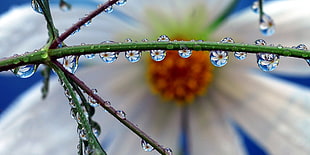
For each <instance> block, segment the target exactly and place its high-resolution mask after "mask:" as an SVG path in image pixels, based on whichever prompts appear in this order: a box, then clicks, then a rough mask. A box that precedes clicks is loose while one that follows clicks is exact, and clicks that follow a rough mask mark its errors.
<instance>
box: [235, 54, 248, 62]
mask: <svg viewBox="0 0 310 155" xmlns="http://www.w3.org/2000/svg"><path fill="white" fill-rule="evenodd" d="M234 56H235V58H237V59H238V60H244V59H245V58H246V56H247V53H246V52H234Z"/></svg>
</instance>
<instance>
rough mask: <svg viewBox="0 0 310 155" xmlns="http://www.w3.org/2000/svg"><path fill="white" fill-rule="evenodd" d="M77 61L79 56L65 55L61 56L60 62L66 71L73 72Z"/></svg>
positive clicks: (76, 66)
mask: <svg viewBox="0 0 310 155" xmlns="http://www.w3.org/2000/svg"><path fill="white" fill-rule="evenodd" d="M78 61H79V56H75V55H70V56H65V57H64V58H63V63H62V64H63V66H64V68H66V69H67V71H69V72H70V73H72V74H74V73H75V71H76V70H77V68H78V63H79V62H78Z"/></svg>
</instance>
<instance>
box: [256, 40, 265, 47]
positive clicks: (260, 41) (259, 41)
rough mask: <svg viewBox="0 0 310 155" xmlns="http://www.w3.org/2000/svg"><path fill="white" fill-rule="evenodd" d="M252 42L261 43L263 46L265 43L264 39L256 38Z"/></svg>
mask: <svg viewBox="0 0 310 155" xmlns="http://www.w3.org/2000/svg"><path fill="white" fill-rule="evenodd" d="M254 43H255V45H262V46H265V45H266V44H267V43H266V41H265V40H263V39H257V40H255V42H254Z"/></svg>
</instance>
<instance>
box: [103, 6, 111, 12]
mask: <svg viewBox="0 0 310 155" xmlns="http://www.w3.org/2000/svg"><path fill="white" fill-rule="evenodd" d="M104 12H106V13H112V12H113V7H112V6H108V7H107V8H106V9H104Z"/></svg>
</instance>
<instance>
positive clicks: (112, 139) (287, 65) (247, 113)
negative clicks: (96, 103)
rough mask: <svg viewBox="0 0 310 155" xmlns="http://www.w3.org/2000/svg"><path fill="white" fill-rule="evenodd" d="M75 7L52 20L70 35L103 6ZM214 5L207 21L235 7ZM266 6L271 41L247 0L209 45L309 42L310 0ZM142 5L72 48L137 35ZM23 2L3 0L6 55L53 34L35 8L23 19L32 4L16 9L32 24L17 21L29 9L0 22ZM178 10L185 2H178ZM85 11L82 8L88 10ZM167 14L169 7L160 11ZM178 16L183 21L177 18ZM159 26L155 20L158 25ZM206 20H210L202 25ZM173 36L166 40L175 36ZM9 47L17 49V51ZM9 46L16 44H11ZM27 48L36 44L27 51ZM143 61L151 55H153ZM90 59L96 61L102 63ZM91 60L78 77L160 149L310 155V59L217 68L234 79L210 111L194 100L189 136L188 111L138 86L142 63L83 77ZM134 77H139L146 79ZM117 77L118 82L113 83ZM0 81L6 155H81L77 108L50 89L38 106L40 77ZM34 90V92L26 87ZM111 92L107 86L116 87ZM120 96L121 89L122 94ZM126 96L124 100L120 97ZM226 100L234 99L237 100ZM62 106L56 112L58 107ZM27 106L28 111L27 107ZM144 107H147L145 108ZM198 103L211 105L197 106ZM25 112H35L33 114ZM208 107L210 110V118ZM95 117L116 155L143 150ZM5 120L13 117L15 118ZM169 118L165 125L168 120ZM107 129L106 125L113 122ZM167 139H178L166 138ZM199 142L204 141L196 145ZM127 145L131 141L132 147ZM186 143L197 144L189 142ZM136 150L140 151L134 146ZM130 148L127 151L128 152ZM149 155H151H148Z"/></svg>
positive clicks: (108, 20) (105, 20)
mask: <svg viewBox="0 0 310 155" xmlns="http://www.w3.org/2000/svg"><path fill="white" fill-rule="evenodd" d="M52 2H53V4H57V2H58V1H52ZM68 2H69V3H72V4H73V9H72V10H71V11H69V12H64V13H63V12H61V11H60V10H55V14H56V15H55V16H54V19H55V24H56V27H57V26H59V29H60V32H63V31H64V30H65V29H66V28H68V27H69V26H71V25H70V24H73V23H74V22H76V21H77V20H78V19H79V18H81V17H83V16H84V14H86V13H88V11H89V10H91V9H94V8H95V7H96V4H98V3H97V2H84V1H74V3H73V1H68ZM212 2H213V4H212V5H213V6H216V7H218V8H216V9H212V10H211V11H210V12H208V13H209V14H207V15H202V16H201V17H206V18H208V20H210V19H214V18H215V17H216V16H213V15H212V14H211V13H214V14H215V15H217V14H218V13H219V12H220V11H221V10H222V9H223V8H225V7H226V6H227V4H228V3H227V1H223V2H214V1H212ZM266 2H267V3H266V7H265V12H266V13H268V14H269V15H270V16H271V17H272V18H273V19H274V20H275V23H276V26H277V29H276V34H275V35H273V36H271V37H265V36H263V35H261V34H260V33H259V30H258V15H257V14H254V13H252V12H251V11H250V10H249V7H250V5H251V4H252V3H253V1H250V0H242V1H240V3H239V4H238V6H237V7H236V9H235V10H234V12H233V13H232V14H231V16H230V17H229V19H228V20H227V21H225V22H224V23H223V26H221V27H220V28H219V30H217V31H216V32H215V33H214V34H212V37H210V39H213V41H219V40H220V39H222V38H223V37H228V36H230V37H232V38H234V39H235V41H236V42H245V43H253V42H254V41H255V40H256V39H260V38H263V39H265V40H266V41H267V43H269V42H270V43H273V44H276V45H277V44H282V45H283V46H297V45H298V44H299V43H304V44H307V43H308V42H309V39H308V36H310V31H307V28H308V27H309V26H310V22H307V20H306V19H307V17H308V16H309V13H310V12H309V11H307V8H306V7H304V6H307V5H306V4H309V2H307V1H306V0H303V1H301V0H298V1H296V2H295V4H294V3H288V2H287V1H283V2H282V1H279V2H276V4H277V5H275V4H273V5H269V6H268V2H270V1H266ZM281 2H282V3H283V5H280V4H282V3H281ZM144 3H152V2H151V1H143V4H142V3H141V5H142V6H144V5H145V4H144ZM138 4H139V3H138ZM138 4H137V0H135V1H134V0H132V1H130V0H129V1H128V6H124V7H122V8H117V9H116V10H115V11H114V12H113V13H112V14H108V15H101V16H100V17H98V18H95V19H94V20H93V22H92V25H90V26H89V27H87V28H84V29H83V28H82V30H81V32H79V33H77V34H76V35H74V36H72V37H71V38H70V39H68V41H67V42H66V43H68V44H69V45H71V44H80V43H99V42H100V40H101V41H104V40H108V39H112V40H113V39H122V40H124V39H126V38H130V37H131V36H135V34H136V33H135V32H136V30H135V26H136V25H135V24H136V23H139V22H142V23H143V22H146V21H147V20H148V19H145V18H142V19H140V18H137V17H143V15H138V13H140V12H139V11H141V10H142V9H141V8H139V6H138ZM155 4H156V5H155ZM164 4H165V3H163V5H162V6H161V5H160V4H158V3H154V6H153V7H154V8H155V7H158V8H160V9H158V12H163V13H165V12H170V13H171V12H172V13H173V9H174V6H173V5H172V6H167V5H164ZM168 4H173V3H168ZM225 4H226V5H225ZM292 4H294V5H292ZM20 5H28V7H29V9H30V0H20V1H12V2H11V1H8V2H1V6H0V9H1V10H0V11H1V14H2V15H4V16H2V17H0V18H1V19H2V21H1V20H0V23H1V24H2V25H0V45H3V46H1V47H0V53H1V56H4V55H6V54H5V53H4V52H6V50H8V51H9V52H25V51H27V50H29V51H31V50H33V49H34V48H40V47H41V46H43V45H44V43H45V41H46V40H44V39H45V38H44V37H42V36H45V35H47V34H46V33H47V32H46V29H45V22H44V19H43V18H42V16H40V15H38V14H35V12H33V15H32V14H29V15H28V14H26V13H29V10H27V9H25V7H22V8H19V10H24V12H25V14H24V16H25V17H30V16H31V17H32V16H34V17H33V18H25V19H24V20H25V21H20V18H18V15H19V14H18V13H23V11H20V12H18V11H16V15H15V16H14V17H13V16H10V19H11V21H10V20H3V19H4V18H5V13H6V12H7V11H9V10H10V9H14V7H17V6H20ZM133 5H136V7H137V9H136V10H132V9H128V8H134V7H133ZM175 5H176V6H182V5H177V4H176V3H175ZM210 5H211V4H210ZM81 6H83V7H85V8H83V9H81V8H82V7H81ZM126 7H127V9H126ZM164 8H168V9H171V10H161V9H164ZM176 8H177V7H176ZM190 9H191V8H189V10H190ZM155 10H156V9H155ZM186 11H187V10H186V8H184V12H186ZM31 13H32V12H31ZM240 13H241V14H240ZM184 14H185V13H184ZM11 15H12V14H11ZM57 15H58V16H57ZM132 15H136V16H132ZM167 16H169V15H167ZM60 17H61V18H60ZM177 17H178V18H181V17H179V16H177ZM209 18H210V19H209ZM14 19H15V20H16V22H17V19H19V21H18V22H17V23H16V24H14V22H15V21H14ZM28 19H29V20H28ZM30 19H31V20H30ZM120 19H121V20H124V22H119V20H120ZM163 19H164V18H163ZM181 19H182V18H181ZM137 20H139V21H137ZM156 20H158V19H156ZM156 20H154V21H155V22H156ZM201 20H202V21H203V20H204V19H201ZM3 21H7V23H6V24H7V25H6V24H4V23H3ZM39 21H41V22H39ZM20 23H24V24H25V26H23V28H21V26H20ZM114 23H119V24H120V26H117V28H120V29H119V30H118V31H119V32H128V33H126V34H124V33H118V35H117V36H115V33H113V32H117V30H114V29H113V30H112V29H111V32H109V31H107V30H106V29H104V28H109V26H111V25H113V24H114ZM151 23H152V22H151ZM172 23H173V22H172ZM294 23H298V24H294ZM68 24H69V25H68ZM128 24H130V25H131V27H129V28H128V27H124V29H122V25H128ZM148 24H150V23H148ZM164 24H165V23H164ZM166 24H167V23H166ZM26 25H27V26H29V27H27V26H26ZM105 25H108V26H105ZM189 25H190V24H189ZM101 26H102V27H101ZM149 26H150V25H149ZM151 26H154V27H156V26H157V27H160V28H162V29H165V28H167V30H166V31H168V29H169V25H168V24H167V26H165V25H163V26H158V25H151ZM8 27H11V28H12V29H13V30H14V28H15V27H17V28H20V31H8V32H14V33H12V34H11V35H10V38H4V37H5V36H7V35H6V34H4V32H5V31H6V29H7V28H8ZM162 29H160V30H162ZM95 30H97V31H95ZM160 30H158V31H159V32H155V33H153V34H152V33H148V34H145V36H143V35H144V34H143V33H139V35H142V36H136V37H134V38H133V39H143V38H139V37H145V38H148V37H150V38H149V39H150V40H152V39H156V38H154V37H155V36H154V35H160V34H158V33H160ZM188 30H189V29H187V31H188ZM31 31H33V34H32V33H30V32H31ZM141 31H142V30H141ZM1 33H2V34H1ZM23 33H25V34H23ZM170 33H173V32H170ZM187 33H188V32H187ZM30 34H31V35H30ZM95 34H96V35H95ZM98 34H99V35H98ZM27 35H29V36H27ZM167 35H168V36H169V34H167ZM194 35H195V34H194ZM25 36H27V40H25V39H24V37H25ZM81 37H82V38H81ZM173 37H176V36H173ZM174 39H176V38H174ZM186 39H191V38H186ZM192 39H197V38H192ZM214 39H217V40H214ZM122 40H116V41H122ZM34 42H35V43H34ZM10 43H15V44H18V45H20V46H17V45H15V44H10ZM5 44H10V45H9V46H7V45H6V46H4V45H5ZM27 44H28V45H29V46H27ZM30 44H31V46H30ZM12 46H14V47H12ZM3 47H5V48H3ZM19 47H20V48H19ZM1 48H2V49H1ZM27 48H28V49H27ZM121 56H122V55H121ZM119 59H121V58H119ZM142 59H146V57H143V58H142ZM91 61H94V62H98V60H91ZM85 62H87V63H82V66H81V67H80V69H81V72H80V73H79V70H78V71H77V75H80V76H82V75H88V76H89V77H87V76H84V77H83V76H82V79H83V80H85V81H86V83H89V85H90V86H91V87H94V88H98V87H99V88H101V89H98V90H99V94H100V95H102V96H103V97H104V98H106V99H107V100H111V102H112V104H113V105H115V107H116V108H120V109H125V112H127V114H128V117H129V119H132V120H134V122H135V123H137V124H138V126H141V128H142V129H144V130H146V132H147V133H150V136H152V137H153V138H154V139H156V140H157V138H158V141H159V143H161V142H163V145H165V146H167V147H170V145H171V144H172V145H173V146H171V147H173V149H175V148H179V147H180V146H181V148H183V149H181V150H182V151H183V153H185V154H186V153H188V152H194V153H196V154H197V152H200V153H201V152H204V151H205V152H206V153H209V154H229V153H232V154H250V155H254V154H307V153H309V151H310V149H309V148H310V133H309V131H308V130H309V127H310V118H309V103H307V101H308V100H309V97H310V96H309V86H310V81H309V76H310V71H309V70H307V69H308V66H307V64H306V62H305V61H303V60H299V59H285V60H283V61H282V59H281V60H280V66H279V68H278V69H276V71H274V72H272V73H265V72H262V71H260V70H259V68H258V67H257V66H256V64H255V62H256V60H255V59H254V55H252V57H251V56H249V58H247V59H246V60H245V61H238V62H237V60H235V59H234V58H233V57H232V56H231V58H230V60H229V62H228V64H227V65H226V66H225V67H223V68H219V69H216V71H217V72H224V73H225V72H229V73H231V74H229V75H232V76H229V77H225V78H222V80H219V81H220V82H218V83H219V85H220V88H219V87H214V86H213V87H214V88H217V89H220V90H217V91H215V92H216V93H214V92H213V93H212V92H210V93H209V92H208V93H209V95H208V96H207V97H210V96H213V97H211V99H213V101H212V100H211V101H210V100H208V102H211V103H212V104H208V103H206V104H207V105H204V106H201V104H200V106H196V107H195V104H196V103H193V105H191V107H190V108H191V115H193V116H190V117H189V118H190V119H193V118H194V120H189V121H190V125H189V130H191V132H190V134H189V133H187V131H186V130H182V129H180V119H181V117H180V115H178V114H177V113H179V112H180V111H181V110H182V107H180V106H176V105H175V104H171V103H169V104H167V103H164V104H163V103H156V102H162V101H161V100H160V99H158V96H154V95H145V92H147V93H149V90H146V89H144V88H145V86H141V85H143V84H141V83H139V81H145V80H144V78H145V77H144V75H143V74H139V73H140V72H141V70H143V69H145V68H144V67H145V66H143V65H142V64H143V63H140V62H139V63H137V64H130V66H129V67H128V68H138V69H134V70H130V69H128V68H124V67H123V65H124V62H123V61H122V60H117V62H115V63H113V64H103V65H100V66H97V67H96V66H95V67H94V66H91V67H89V69H88V70H87V71H85V70H84V71H82V69H84V68H86V67H88V66H89V65H90V64H92V62H90V61H85ZM125 64H126V63H125ZM232 64H234V66H235V67H236V70H234V69H235V68H234V67H230V66H231V65H232ZM127 65H128V63H127ZM244 65H248V66H244ZM112 67H113V68H112ZM99 70H101V71H102V73H99V75H92V74H90V73H94V72H98V71H99ZM81 74H82V75H81ZM105 74H108V75H105ZM90 75H92V76H90ZM119 75H123V76H124V77H126V79H124V78H123V76H122V77H121V78H116V77H118V76H119ZM137 75H142V77H141V76H137ZM221 75H225V74H220V73H218V75H217V77H218V76H221ZM296 75H298V76H296ZM104 76H105V77H104ZM245 77H248V78H247V79H248V81H245V80H244V79H243V78H245ZM112 79H113V81H110V80H112ZM0 81H1V82H0V88H1V90H0V91H1V94H0V95H1V96H0V97H1V102H0V103H1V104H0V112H1V113H0V129H3V130H4V131H5V132H3V133H2V134H1V133H0V134H1V135H3V136H1V137H4V135H5V136H6V137H4V138H2V139H1V140H0V153H1V151H4V152H5V151H9V152H10V151H12V152H13V153H15V154H17V153H24V152H23V151H25V150H28V149H29V148H32V151H29V153H32V154H42V153H44V154H46V153H47V152H45V151H48V152H50V154H72V152H76V151H77V150H75V147H74V145H76V144H77V142H78V137H77V134H76V133H75V131H76V129H75V128H76V124H75V121H74V120H73V119H71V118H70V114H69V111H70V107H69V105H68V104H67V103H66V102H67V101H66V99H65V97H64V95H63V94H62V93H59V92H58V93H57V92H55V91H54V92H53V91H52V92H51V93H50V94H49V97H48V98H47V101H43V102H42V103H40V104H38V102H41V99H40V92H39V89H40V87H41V84H38V83H40V82H41V76H40V73H39V72H38V73H36V74H35V75H34V76H32V77H31V78H28V79H19V78H16V77H14V76H11V75H8V74H4V73H1V74H0ZM56 81H57V80H56V79H55V80H53V82H52V88H51V89H54V90H60V89H61V88H60V86H58V85H57V84H58V83H57V82H56ZM96 82H98V83H96ZM111 82H112V83H113V84H117V86H113V85H112V84H109V83H111ZM107 83H108V84H107ZM129 86H130V87H129ZM30 87H32V88H31V89H29V88H30ZM104 88H109V90H106V89H104ZM237 88H238V89H237ZM131 89H133V90H136V91H133V92H130V93H129V92H128V90H131ZM27 90H29V91H27ZM210 91H212V90H210ZM25 92H26V94H24V96H20V95H22V94H23V93H25ZM115 92H117V94H116V93H115ZM220 93H223V94H225V96H222V95H223V94H220ZM126 94H128V95H126ZM210 94H211V95H210ZM120 97H121V98H124V99H119V98H120ZM56 98H57V99H59V98H63V99H59V100H57V102H63V103H55V101H56V100H55V99H56ZM201 100H203V99H200V100H198V102H199V101H201ZM19 102H20V103H27V102H28V103H29V102H31V103H29V104H30V105H31V104H33V106H29V105H28V106H27V104H19V105H18V106H14V105H15V104H16V103H19ZM32 102H33V103H32ZM115 102H116V103H115ZM127 102H128V103H127ZM142 102H143V103H142ZM146 102H147V103H146ZM229 102H231V104H230V103H229ZM217 103H218V104H217ZM55 104H56V105H57V106H55ZM148 104H149V107H148ZM10 105H11V107H10ZM12 105H13V106H12ZM23 105H24V107H22V106H23ZM8 107H9V108H8ZM145 107H148V108H146V109H145ZM201 107H203V108H204V109H200V108H201ZM27 108H30V109H31V110H29V109H28V110H27ZM18 109H21V111H18ZM25 109H26V110H25ZM195 110H196V111H195ZM203 110H206V111H205V112H204V111H203ZM12 111H15V114H16V115H15V116H14V115H12V113H10V112H12ZM24 111H28V112H29V111H31V114H26V113H24ZM97 111H99V112H98V113H99V114H98V116H96V117H95V120H96V121H98V122H100V123H101V128H102V130H103V131H102V134H101V137H100V139H101V142H102V144H103V146H104V147H105V148H107V150H108V152H109V151H111V152H113V153H114V152H115V154H117V153H118V152H122V151H123V154H139V153H144V152H143V150H142V149H141V148H140V147H139V141H140V139H139V138H137V137H136V136H135V135H133V134H132V133H131V132H129V131H128V130H127V129H126V128H124V127H122V126H121V125H119V124H118V122H117V121H116V120H115V119H114V118H112V117H110V116H109V115H108V114H106V113H104V112H101V113H100V111H101V110H99V109H97ZM53 112H54V114H53ZM55 112H57V113H55ZM8 114H9V115H8ZM45 114H46V115H45ZM48 114H50V115H48ZM201 114H203V115H201ZM200 115H201V117H200ZM50 116H53V117H50ZM37 117H42V118H37ZM8 118H14V119H13V120H12V119H11V120H10V119H8ZM17 118H18V119H17ZM199 118H200V119H199ZM146 120H147V122H146ZM163 121H164V122H165V123H163ZM47 122H48V123H47ZM107 124H108V125H109V126H107ZM223 124H226V126H223ZM26 125H27V126H26ZM37 125H38V126H37ZM105 125H106V126H105ZM20 126H24V127H25V131H24V132H23V131H17V132H20V133H10V132H8V131H10V129H16V127H20ZM167 126H169V127H167ZM227 126H228V127H227ZM59 127H62V128H59ZM200 127H201V128H200ZM21 130H23V129H21ZM112 130H115V132H112ZM42 131H44V133H42ZM198 133H199V134H198ZM201 134H202V135H201ZM153 135H156V136H153ZM167 135H169V136H171V137H172V138H169V139H167V138H166V136H167ZM27 136H28V137H29V139H28V138H27ZM200 137H201V139H199V138H200ZM191 138H195V140H196V141H195V142H193V140H191ZM122 139H126V140H127V141H124V140H122ZM200 140H201V141H200ZM60 141H61V142H60ZM177 141H179V143H180V144H176V143H177ZM186 142H189V143H193V144H188V143H186ZM63 144H66V145H63ZM47 145H49V146H47ZM191 145H195V146H191ZM4 147H6V148H4ZM15 147H17V148H15ZM134 147H136V148H137V149H133V148H134ZM187 147H189V149H186V148H187ZM10 149H11V150H10ZM13 149H14V151H15V152H14V151H13ZM72 149H73V150H72ZM18 150H20V151H18ZM66 151H68V152H66ZM128 151H130V153H129V152H128ZM175 151H176V152H175V153H178V151H177V150H175ZM145 154H148V153H147V152H145ZM155 154H156V153H155Z"/></svg>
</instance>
